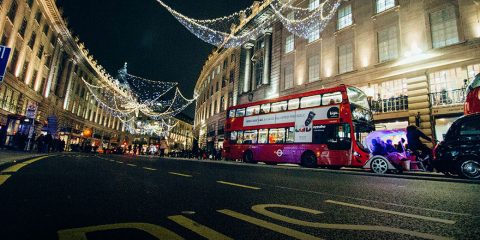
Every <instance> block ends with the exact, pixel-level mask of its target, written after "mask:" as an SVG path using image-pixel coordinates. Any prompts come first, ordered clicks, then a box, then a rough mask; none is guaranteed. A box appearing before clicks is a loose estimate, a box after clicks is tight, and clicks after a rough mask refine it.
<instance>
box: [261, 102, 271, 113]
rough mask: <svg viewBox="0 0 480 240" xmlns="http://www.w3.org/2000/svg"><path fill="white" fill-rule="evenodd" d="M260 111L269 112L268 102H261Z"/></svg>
mask: <svg viewBox="0 0 480 240" xmlns="http://www.w3.org/2000/svg"><path fill="white" fill-rule="evenodd" d="M260 113H262V114H263V113H270V103H267V104H262V107H261V108H260Z"/></svg>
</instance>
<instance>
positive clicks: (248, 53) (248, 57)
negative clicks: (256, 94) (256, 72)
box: [243, 43, 253, 93]
mask: <svg viewBox="0 0 480 240" xmlns="http://www.w3.org/2000/svg"><path fill="white" fill-rule="evenodd" d="M243 47H244V48H245V76H244V79H243V93H247V92H249V91H250V81H251V78H252V48H253V44H252V43H247V44H245V46H243Z"/></svg>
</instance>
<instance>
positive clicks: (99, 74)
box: [0, 0, 129, 147]
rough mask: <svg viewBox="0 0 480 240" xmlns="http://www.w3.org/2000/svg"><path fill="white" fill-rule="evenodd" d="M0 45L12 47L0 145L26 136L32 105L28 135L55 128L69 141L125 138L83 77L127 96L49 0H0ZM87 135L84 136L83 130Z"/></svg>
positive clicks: (2, 88)
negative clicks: (16, 135) (28, 113)
mask: <svg viewBox="0 0 480 240" xmlns="http://www.w3.org/2000/svg"><path fill="white" fill-rule="evenodd" d="M0 36H1V40H0V41H1V42H0V44H1V45H5V46H8V47H10V48H12V52H11V56H10V59H9V61H8V66H7V72H6V75H5V78H4V82H3V83H2V84H0V140H1V143H0V144H5V145H7V146H9V145H12V144H13V142H12V141H13V136H14V135H15V134H28V132H29V129H30V126H32V121H30V119H28V118H26V117H25V115H26V113H27V108H31V107H34V108H35V107H36V108H37V109H38V110H37V114H36V119H35V121H34V122H33V125H34V126H35V128H34V129H35V131H33V133H35V134H33V135H36V136H39V134H40V133H41V132H46V131H48V130H49V128H50V129H53V128H55V129H56V130H55V131H57V134H58V136H59V137H60V138H61V139H62V140H65V141H66V143H67V146H69V145H70V144H73V145H75V144H82V143H84V142H85V140H87V139H88V142H89V143H92V144H95V145H96V146H99V147H110V146H111V147H113V146H115V145H119V143H121V142H123V141H125V140H128V138H129V137H128V136H126V135H125V133H124V132H123V131H122V130H124V129H123V124H122V122H121V121H119V119H118V118H115V117H114V116H113V115H112V114H110V113H109V111H107V109H103V108H102V106H100V105H99V104H98V102H97V101H96V100H95V99H94V96H92V95H91V94H90V92H89V91H88V89H87V87H86V85H85V83H84V81H86V82H89V83H90V84H94V85H99V84H102V85H104V86H108V87H109V88H111V89H114V91H115V92H117V93H118V94H128V93H127V91H125V90H124V89H122V87H120V85H119V84H116V83H115V82H114V81H113V79H112V78H111V77H110V76H109V75H108V74H106V73H105V70H104V69H103V68H102V67H101V66H100V65H99V64H98V63H97V62H96V60H94V59H93V57H92V55H91V54H90V53H89V52H88V50H87V49H85V47H84V45H83V43H81V42H80V41H79V39H78V38H77V37H74V36H73V35H72V33H71V32H70V30H69V29H68V26H67V22H66V21H65V20H64V19H63V17H62V15H61V12H60V11H59V9H58V8H57V6H56V5H55V1H54V0H4V1H0ZM87 129H88V131H86V132H87V133H89V134H88V135H89V136H84V135H85V134H84V132H85V130H87Z"/></svg>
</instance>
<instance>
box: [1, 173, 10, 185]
mask: <svg viewBox="0 0 480 240" xmlns="http://www.w3.org/2000/svg"><path fill="white" fill-rule="evenodd" d="M8 178H10V175H0V185H2V184H4V183H5V182H6V181H7V180H8Z"/></svg>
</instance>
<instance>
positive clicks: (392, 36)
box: [378, 26, 398, 62]
mask: <svg viewBox="0 0 480 240" xmlns="http://www.w3.org/2000/svg"><path fill="white" fill-rule="evenodd" d="M397 57H398V40H397V27H396V26H392V27H389V28H386V29H383V30H381V31H379V32H378V60H379V62H386V61H389V60H392V59H396V58H397Z"/></svg>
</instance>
